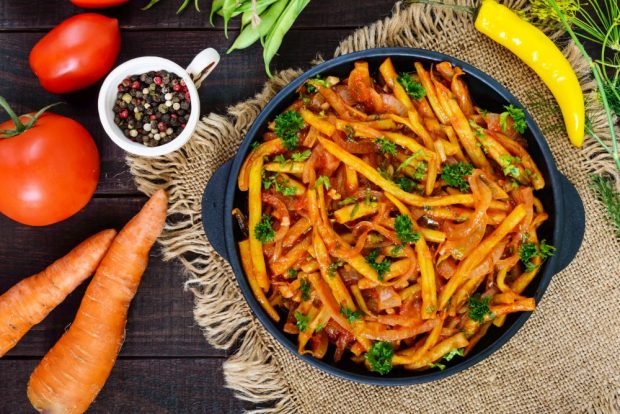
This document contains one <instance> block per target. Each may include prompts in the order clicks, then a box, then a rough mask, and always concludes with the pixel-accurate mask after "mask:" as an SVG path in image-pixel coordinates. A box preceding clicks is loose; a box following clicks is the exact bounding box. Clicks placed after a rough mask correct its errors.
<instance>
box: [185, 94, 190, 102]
mask: <svg viewBox="0 0 620 414" xmlns="http://www.w3.org/2000/svg"><path fill="white" fill-rule="evenodd" d="M190 99H191V98H190V97H189V92H185V100H186V101H189V100H190Z"/></svg>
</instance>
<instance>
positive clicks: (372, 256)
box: [366, 249, 392, 281]
mask: <svg viewBox="0 0 620 414" xmlns="http://www.w3.org/2000/svg"><path fill="white" fill-rule="evenodd" d="M378 257H379V249H374V250H372V251H371V252H370V253H369V254H368V256H366V263H368V264H369V265H370V267H372V268H373V269H375V270H376V271H377V275H378V276H379V280H380V281H383V278H384V277H385V275H386V274H387V273H388V272H389V271H390V265H391V264H392V263H391V262H390V261H389V260H387V259H383V261H382V262H377V258H378Z"/></svg>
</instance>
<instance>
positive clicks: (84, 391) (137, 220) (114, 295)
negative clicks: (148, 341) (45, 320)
mask: <svg viewBox="0 0 620 414" xmlns="http://www.w3.org/2000/svg"><path fill="white" fill-rule="evenodd" d="M167 206H168V197H167V196H166V193H165V192H164V191H163V190H159V191H157V192H156V193H155V194H154V195H153V196H152V197H151V199H150V200H149V201H148V202H147V203H146V205H145V206H144V207H143V208H142V210H141V211H140V213H138V215H136V216H135V217H134V218H133V219H132V220H131V221H130V222H129V223H127V225H126V226H125V227H124V228H123V230H121V232H120V233H119V234H118V236H117V237H116V239H114V241H113V242H112V245H111V246H110V249H109V250H108V253H107V254H106V255H105V257H104V258H103V260H102V261H101V264H100V265H99V267H98V268H97V272H96V273H95V276H94V277H93V280H92V281H91V283H90V284H89V286H88V289H87V290H86V293H85V294H84V298H83V299H82V303H81V305H80V308H79V310H78V312H77V315H76V317H75V320H74V322H73V324H72V325H71V327H70V328H69V330H67V332H65V334H64V335H63V336H62V337H61V338H60V340H59V341H58V342H57V343H56V345H54V347H53V348H52V349H51V350H50V351H49V352H48V353H47V355H45V357H43V360H42V361H41V363H40V364H39V365H38V366H37V367H36V368H35V370H34V372H33V373H32V375H31V376H30V382H29V383H28V398H29V399H30V402H31V403H32V405H33V406H34V408H35V409H37V410H38V411H43V412H47V413H67V414H69V413H82V412H84V411H86V409H87V408H88V407H89V406H90V404H91V403H92V402H93V400H94V399H95V397H96V396H97V394H98V393H99V391H100V390H101V388H103V385H104V384H105V382H106V380H107V379H108V376H109V375H110V372H111V371H112V367H113V366H114V363H115V361H116V357H117V356H118V353H119V351H120V348H121V345H122V343H123V340H124V336H125V324H126V323H127V310H128V309H129V304H130V302H131V300H132V299H133V297H134V295H135V294H136V290H137V289H138V285H139V283H140V279H141V278H142V274H143V273H144V270H145V269H146V266H147V264H148V255H149V251H150V250H151V247H152V246H153V244H154V243H155V240H156V239H157V237H158V236H159V234H160V233H161V230H162V228H163V226H164V222H165V220H166V210H167Z"/></svg>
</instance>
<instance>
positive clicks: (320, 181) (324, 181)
mask: <svg viewBox="0 0 620 414" xmlns="http://www.w3.org/2000/svg"><path fill="white" fill-rule="evenodd" d="M320 186H324V187H325V188H326V189H327V190H329V189H330V188H331V187H332V184H331V183H330V182H329V177H326V176H324V175H321V176H320V177H319V178H317V179H316V181H315V182H314V188H318V187H320Z"/></svg>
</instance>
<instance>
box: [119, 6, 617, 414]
mask: <svg viewBox="0 0 620 414" xmlns="http://www.w3.org/2000/svg"><path fill="white" fill-rule="evenodd" d="M522 3H523V0H517V1H513V2H512V4H510V6H512V7H515V8H520V7H522V6H523V4H522ZM384 46H386V47H387V46H410V47H420V48H426V49H430V50H435V51H439V52H443V53H447V54H450V55H453V56H455V57H458V58H460V59H462V60H464V61H466V62H469V63H471V64H473V65H474V66H477V67H479V68H480V69H482V70H483V71H484V72H486V73H488V74H490V75H491V76H493V77H495V78H496V79H498V80H499V81H500V82H501V83H502V84H504V85H505V86H506V87H507V88H508V89H509V90H510V91H511V92H512V93H513V94H515V95H516V96H517V97H518V98H519V99H520V100H521V101H522V102H524V103H525V104H526V106H527V107H528V109H529V110H530V112H531V113H532V115H533V116H534V118H535V119H536V121H537V122H538V124H539V125H540V126H541V128H542V130H543V131H544V132H545V133H546V136H547V139H548V142H549V145H550V146H551V149H552V151H553V154H554V156H555V159H556V161H557V164H558V167H559V169H560V170H561V171H562V172H563V173H564V174H565V175H566V176H567V177H568V178H569V179H570V181H572V182H573V183H574V184H575V186H576V187H577V190H578V191H579V193H580V195H581V197H582V199H583V202H584V204H585V210H586V216H587V224H586V233H585V240H584V242H583V246H582V248H581V251H580V252H579V254H578V255H577V257H576V259H575V260H574V261H573V262H572V264H571V265H570V266H569V267H568V268H567V269H566V270H564V271H563V272H562V273H560V274H557V275H556V276H555V277H554V278H553V281H552V283H551V285H550V286H549V289H548V290H547V293H546V295H545V297H544V299H543V300H542V302H541V303H540V305H539V307H538V309H537V310H536V312H534V314H533V316H532V317H531V318H530V320H529V321H528V322H527V323H526V324H525V326H524V327H523V329H521V330H520V331H519V332H518V333H517V335H515V337H514V338H512V339H511V340H510V342H509V343H508V344H506V345H505V346H504V347H503V348H502V349H501V350H500V351H498V352H496V353H495V354H493V355H492V356H491V357H490V358H488V359H486V360H485V361H484V362H482V363H480V364H478V365H476V366H475V367H473V368H471V369H469V370H467V371H465V372H462V373H460V374H457V375H454V376H452V377H450V378H447V379H445V380H442V381H437V382H433V383H429V384H424V385H417V386H409V387H400V388H387V387H377V386H365V385H359V384H355V383H353V382H348V381H344V380H340V379H336V378H333V377H331V376H329V375H326V374H323V373H322V372H320V371H318V370H316V369H314V368H312V367H310V366H308V365H307V364H305V363H303V362H301V361H300V360H299V359H297V357H295V356H294V355H292V354H290V353H289V351H287V350H286V349H284V348H283V347H282V346H280V345H279V344H278V343H277V342H276V341H275V340H274V339H273V338H272V337H271V336H270V335H269V334H268V333H267V331H266V330H264V329H263V328H262V326H261V325H260V323H259V322H258V321H257V320H256V319H255V318H254V316H253V315H252V313H251V311H250V309H249V307H248V306H247V304H246V303H245V301H244V299H243V297H242V295H241V292H240V290H239V288H238V286H237V284H236V282H235V279H234V276H233V274H232V271H231V269H230V267H229V265H228V264H227V262H226V261H224V260H223V259H222V258H220V257H219V256H218V255H217V254H215V253H214V251H213V249H212V248H211V246H210V245H209V243H208V241H207V240H206V237H205V235H204V233H203V230H202V223H201V218H200V212H201V206H200V202H201V195H202V192H203V190H204V187H205V184H206V183H207V181H208V179H209V177H210V176H211V174H212V173H213V171H214V170H215V169H216V168H217V167H218V166H219V165H221V164H222V163H223V162H224V161H226V160H228V159H229V158H231V157H232V156H233V155H234V154H235V151H236V149H237V147H238V145H239V143H240V142H241V140H242V139H243V137H244V133H245V131H247V129H248V127H249V126H250V125H251V123H252V121H253V120H254V119H255V117H256V115H257V114H258V112H259V111H260V110H261V108H262V107H263V106H264V105H265V104H266V103H267V102H268V101H269V99H270V97H272V96H273V95H274V94H275V93H276V92H277V90H279V89H280V88H281V87H282V86H283V85H285V84H286V83H287V82H289V81H291V80H292V79H294V78H295V77H296V76H298V75H299V74H300V73H301V72H300V71H298V70H287V71H284V72H282V73H280V74H279V75H278V76H277V77H276V78H275V79H273V80H272V81H270V82H268V83H267V84H266V85H265V88H264V90H263V91H262V92H261V93H260V94H258V95H257V96H256V97H254V98H252V99H249V100H247V101H245V102H242V103H240V104H238V105H236V106H234V107H231V108H230V109H229V111H228V114H226V115H218V114H213V113H212V114H209V115H208V116H206V117H204V118H203V119H202V122H201V123H200V124H199V126H198V130H197V132H196V134H195V136H194V138H193V139H192V140H191V141H190V142H189V143H188V144H187V145H186V146H185V147H183V148H182V149H181V150H180V151H177V152H175V153H174V154H171V155H168V156H163V157H159V158H155V159H143V158H137V157H129V158H128V163H129V165H130V167H131V171H132V174H133V175H134V177H135V180H136V183H137V185H138V187H139V189H140V190H142V191H144V192H145V193H147V194H150V193H151V192H153V191H154V189H155V188H159V187H162V186H163V187H165V188H166V189H167V190H168V193H169V195H170V201H171V210H170V211H171V219H170V223H169V224H168V225H167V227H166V230H165V233H164V235H163V237H162V239H161V244H162V246H163V256H164V258H165V259H167V260H170V259H177V260H180V261H181V262H182V263H183V265H184V266H185V268H186V269H187V273H188V274H189V280H188V281H187V282H186V287H188V288H189V289H191V290H192V291H193V292H194V294H195V318H196V321H197V323H198V324H199V325H200V326H201V327H202V328H203V329H204V333H205V336H206V338H207V340H208V341H209V343H210V344H211V345H213V346H214V347H216V348H222V349H229V348H231V347H238V348H236V349H237V350H236V352H235V354H234V355H233V356H231V357H230V358H229V359H228V361H226V363H225V364H224V375H225V378H226V382H227V386H228V387H230V388H232V389H233V390H235V392H236V394H237V396H238V397H239V398H242V399H244V400H249V401H252V402H254V403H256V404H257V406H259V407H263V408H262V409H259V410H258V411H256V412H261V413H273V412H286V413H321V414H323V413H405V412H411V413H413V412H416V413H417V412H419V413H448V412H471V413H517V412H518V413H547V412H558V413H573V412H584V411H585V412H592V413H594V412H596V413H620V356H619V353H620V317H619V316H620V300H619V297H618V293H619V292H620V289H619V287H618V285H619V282H620V243H619V242H618V240H617V239H615V238H614V236H613V235H612V229H611V227H610V225H609V224H607V222H606V221H605V220H604V215H603V212H602V207H601V205H600V204H599V203H598V202H597V201H596V200H595V199H594V197H593V195H592V192H591V191H590V190H589V188H588V186H589V173H590V172H591V171H593V170H598V171H601V170H607V171H610V172H613V171H614V170H613V166H612V163H611V161H610V160H609V159H608V158H606V157H605V155H604V154H601V153H600V151H598V150H597V144H596V143H595V142H594V141H593V140H592V139H588V140H587V141H586V145H585V148H584V149H583V150H581V151H578V150H576V149H575V148H572V147H571V146H570V145H569V143H568V139H567V138H566V137H565V135H564V134H565V133H564V129H563V128H561V127H558V126H561V125H562V121H561V118H560V115H559V111H558V109H557V107H554V106H553V105H549V104H548V103H546V102H553V100H552V98H551V95H550V93H549V92H548V90H547V88H546V87H545V86H544V85H543V84H542V83H541V81H540V80H539V79H538V77H537V76H536V75H535V74H534V73H533V72H532V71H531V70H529V69H528V68H527V66H525V65H524V64H523V63H521V62H520V61H519V60H518V59H516V58H515V57H514V56H513V55H512V54H510V53H509V52H508V51H506V50H505V49H503V48H502V47H500V46H498V45H496V44H495V43H493V42H492V41H490V40H488V39H487V38H485V37H484V36H482V35H481V34H479V33H477V32H476V31H475V30H474V28H473V24H472V17H471V15H469V14H467V13H464V12H459V11H456V10H451V9H448V8H445V7H437V6H430V5H419V4H418V5H413V6H410V7H405V6H404V5H401V4H397V5H396V6H395V8H394V11H393V15H392V17H389V18H386V19H385V20H382V21H379V22H376V23H374V24H372V25H370V26H367V27H364V28H362V29H360V30H357V31H356V32H355V33H354V34H353V35H351V36H350V37H348V38H347V39H345V40H344V41H342V43H341V44H340V46H339V47H338V49H337V50H336V53H335V54H336V55H341V54H345V53H349V52H352V51H356V50H361V49H367V48H373V47H384ZM565 52H566V54H567V56H568V57H569V59H570V60H571V62H572V63H573V66H574V67H575V69H576V70H577V71H578V72H579V73H582V74H583V73H585V72H586V70H585V69H586V68H584V62H583V60H582V59H581V58H580V57H579V56H578V54H577V53H576V52H575V48H574V47H571V46H570V45H569V46H568V47H566V50H565ZM582 80H583V87H584V90H585V91H586V92H589V91H590V90H591V88H592V84H591V83H590V82H589V80H588V79H585V78H583V79H582ZM590 117H591V118H592V122H593V124H594V126H595V128H599V129H602V127H603V125H604V124H603V119H602V113H601V112H600V109H599V108H597V107H596V104H594V106H592V105H591V106H590ZM564 225H566V226H570V225H571V223H565V224H564Z"/></svg>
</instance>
